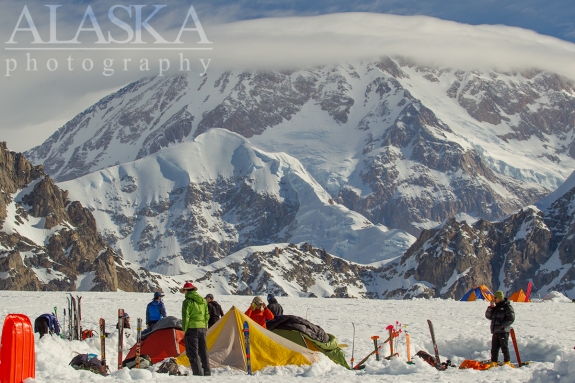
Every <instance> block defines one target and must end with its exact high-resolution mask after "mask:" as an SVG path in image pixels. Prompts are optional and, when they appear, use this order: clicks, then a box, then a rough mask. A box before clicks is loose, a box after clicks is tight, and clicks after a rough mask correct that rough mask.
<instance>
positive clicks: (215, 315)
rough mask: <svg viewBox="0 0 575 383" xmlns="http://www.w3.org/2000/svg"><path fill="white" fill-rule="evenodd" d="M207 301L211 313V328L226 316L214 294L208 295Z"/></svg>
mask: <svg viewBox="0 0 575 383" xmlns="http://www.w3.org/2000/svg"><path fill="white" fill-rule="evenodd" d="M206 302H208V312H209V313H210V320H209V321H208V328H210V327H212V326H213V325H214V324H215V323H216V322H217V321H218V320H220V318H221V317H223V316H224V310H222V306H220V304H219V303H218V302H216V301H214V296H213V295H212V294H208V295H206Z"/></svg>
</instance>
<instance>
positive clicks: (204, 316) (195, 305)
mask: <svg viewBox="0 0 575 383" xmlns="http://www.w3.org/2000/svg"><path fill="white" fill-rule="evenodd" d="M197 290H198V289H197V288H196V286H194V285H193V284H192V282H186V283H185V284H184V287H182V289H181V290H180V292H181V293H183V294H186V299H184V302H183V303H182V330H183V331H184V334H185V335H184V342H185V343H186V355H187V356H188V359H189V360H190V366H191V367H192V373H193V374H194V375H199V376H210V375H212V373H211V370H210V359H209V357H208V346H207V344H206V329H207V328H208V320H209V319H210V314H209V312H208V304H207V302H206V300H205V299H204V298H202V296H201V295H200V294H198V292H197Z"/></svg>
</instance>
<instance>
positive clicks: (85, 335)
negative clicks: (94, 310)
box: [82, 330, 94, 340]
mask: <svg viewBox="0 0 575 383" xmlns="http://www.w3.org/2000/svg"><path fill="white" fill-rule="evenodd" d="M93 337H94V331H93V330H84V331H82V340H86V339H88V338H93Z"/></svg>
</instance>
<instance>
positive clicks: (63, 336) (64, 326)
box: [62, 309, 66, 339]
mask: <svg viewBox="0 0 575 383" xmlns="http://www.w3.org/2000/svg"><path fill="white" fill-rule="evenodd" d="M65 335H66V309H64V322H63V323H62V339H64V338H65Z"/></svg>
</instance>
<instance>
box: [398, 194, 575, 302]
mask: <svg viewBox="0 0 575 383" xmlns="http://www.w3.org/2000/svg"><path fill="white" fill-rule="evenodd" d="M574 230H575V188H574V189H571V190H570V191H569V192H568V193H567V194H565V195H564V196H563V197H562V198H560V199H558V200H557V201H555V202H554V203H553V204H552V205H551V207H550V208H549V209H547V210H544V211H541V210H538V209H537V208H535V207H527V208H523V209H521V210H519V211H517V212H516V213H514V214H511V215H510V216H509V217H507V218H506V219H504V220H502V221H498V222H489V221H487V220H480V221H478V222H476V223H474V224H473V225H468V224H467V223H466V222H465V221H463V222H459V221H457V220H455V219H450V220H448V221H447V222H446V223H445V224H444V225H442V226H441V227H439V228H437V229H433V230H425V231H423V233H422V234H421V236H420V237H419V239H418V240H417V242H415V243H414V244H413V245H412V247H411V248H410V249H409V250H408V251H407V252H406V253H405V255H404V256H403V257H402V258H401V260H400V261H399V262H398V263H397V264H395V265H393V267H394V268H396V269H399V270H402V271H401V272H400V274H402V275H404V276H405V277H413V278H414V280H415V281H418V282H421V283H424V284H427V285H429V286H432V287H433V290H434V293H435V294H434V295H435V296H438V297H443V298H456V299H459V298H461V296H462V295H463V294H464V293H465V292H466V291H468V290H469V289H470V288H471V287H473V286H477V285H480V284H485V285H487V286H491V287H492V288H493V289H494V290H498V289H501V290H503V291H506V292H509V293H511V292H514V291H516V290H519V289H520V288H525V286H526V285H527V283H528V282H529V281H532V282H533V285H534V289H535V291H539V292H542V293H547V292H548V291H550V290H552V289H555V290H559V291H572V290H573V289H574V288H575V284H574V283H573V276H574V275H575V256H574V255H573V254H574V253H573V249H574V245H575V242H574V241H575V240H574V236H573V235H572V234H573V233H574Z"/></svg>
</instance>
